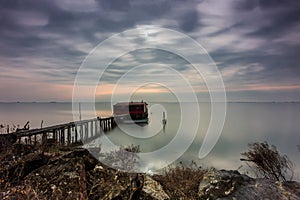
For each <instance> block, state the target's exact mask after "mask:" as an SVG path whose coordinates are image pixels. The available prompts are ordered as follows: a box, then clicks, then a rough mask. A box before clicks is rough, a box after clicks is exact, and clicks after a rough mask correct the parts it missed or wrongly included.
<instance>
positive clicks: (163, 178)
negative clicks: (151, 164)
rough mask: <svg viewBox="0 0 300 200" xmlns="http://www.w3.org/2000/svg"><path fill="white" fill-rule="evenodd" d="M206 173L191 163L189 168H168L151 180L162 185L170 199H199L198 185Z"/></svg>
mask: <svg viewBox="0 0 300 200" xmlns="http://www.w3.org/2000/svg"><path fill="white" fill-rule="evenodd" d="M207 171H208V170H207V169H203V168H201V167H198V166H196V165H195V163H193V166H191V167H184V166H183V165H179V166H176V167H170V168H169V169H167V170H166V171H165V172H164V174H163V175H154V176H153V178H154V179H155V180H156V181H158V182H159V183H161V184H162V186H163V187H164V189H165V191H166V192H167V193H168V195H169V196H170V197H171V199H199V197H198V187H199V183H200V182H201V180H202V179H203V176H204V174H205V173H206V172H207Z"/></svg>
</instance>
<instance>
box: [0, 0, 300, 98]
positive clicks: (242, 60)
mask: <svg viewBox="0 0 300 200" xmlns="http://www.w3.org/2000/svg"><path fill="white" fill-rule="evenodd" d="M159 28H166V29H168V30H173V31H176V32H178V33H181V34H183V35H186V36H187V37H190V38H191V39H192V40H194V41H196V42H197V43H199V44H200V45H201V46H202V47H203V49H204V50H205V52H207V56H208V57H209V58H211V59H212V61H213V62H212V63H215V64H216V67H217V69H218V72H219V73H220V75H221V78H222V81H223V82H224V86H225V90H226V96H227V100H228V101H300V68H299V61H300V34H299V32H300V1H298V0H224V1H220V0H198V1H196V0H195V1H194V0H151V1H142V0H85V1H82V0H1V1H0V94H1V95H0V102H16V101H43V102H44V101H72V95H73V89H74V81H75V80H76V77H78V70H79V69H80V67H82V66H83V65H84V61H86V60H87V59H88V58H89V57H88V56H89V55H90V54H91V52H93V50H95V48H96V49H97V47H99V44H101V43H103V42H104V41H107V40H109V38H111V37H113V36H114V35H116V34H120V33H121V35H122V32H124V31H127V30H133V29H139V30H145V29H147V30H152V31H154V32H152V33H153V34H149V36H148V35H147V37H149V38H150V39H152V40H154V41H156V42H158V43H162V44H165V45H169V47H173V48H174V52H176V50H178V49H180V48H181V47H182V46H184V42H183V41H182V40H180V39H178V38H177V37H173V35H168V34H163V33H162V32H159V31H157V32H155V30H159ZM132 37H133V38H134V39H132V40H130V41H129V43H126V42H120V43H119V42H115V43H112V44H111V45H110V46H109V47H106V48H105V49H104V50H103V49H101V48H100V47H99V48H98V52H97V53H99V54H101V55H99V60H97V62H99V63H101V62H102V61H101V60H100V59H101V56H102V57H105V56H107V57H109V58H110V57H112V55H121V53H122V50H123V49H126V47H128V46H133V47H134V48H135V49H136V50H134V51H130V52H125V53H124V54H122V55H121V56H119V57H116V58H115V59H114V60H113V61H112V62H111V63H110V64H109V65H108V66H104V65H100V64H99V63H98V64H95V65H94V66H91V65H90V66H88V69H87V70H90V71H89V73H87V75H86V77H85V78H86V79H85V80H88V79H89V74H90V75H91V73H92V74H95V73H97V72H99V71H103V74H102V76H101V77H98V78H99V84H98V86H97V91H96V92H95V96H96V99H97V100H100V101H101V100H108V99H109V98H110V97H111V94H112V93H113V92H114V91H115V88H116V85H118V84H119V85H120V86H122V87H121V89H120V91H122V92H123V93H124V92H125V93H126V92H127V91H131V89H130V88H131V87H133V88H134V89H135V92H136V94H143V95H144V96H145V95H146V96H147V95H148V97H149V96H151V97H152V98H154V99H155V98H157V99H160V97H161V99H167V98H165V96H164V95H166V94H170V93H172V89H170V88H176V89H177V92H181V93H184V92H186V91H185V89H184V88H183V87H181V86H182V85H183V84H182V81H184V80H185V81H188V82H190V84H191V85H192V88H193V91H194V92H195V93H196V94H197V96H198V98H200V99H201V98H202V100H203V99H207V98H209V92H210V91H208V87H207V85H206V84H205V83H206V82H205V79H207V77H203V76H201V75H199V74H197V71H195V68H193V65H192V64H191V63H190V62H189V61H188V60H187V59H186V58H185V57H182V56H180V55H178V54H176V53H174V52H170V51H165V50H162V49H149V48H148V49H147V48H146V49H145V48H143V45H142V44H143V41H141V40H139V36H138V35H133V36H132ZM102 47H103V46H102ZM101 50H103V51H101ZM185 52H187V54H188V55H190V56H191V58H197V57H199V55H198V54H199V53H203V52H193V51H192V49H186V50H185ZM200 57H201V56H200ZM206 58H207V57H206ZM145 64H146V65H147V66H148V68H147V66H146V67H145V68H139V67H138V66H141V65H145ZM198 64H199V63H198ZM200 64H202V65H203V68H204V65H205V64H207V66H205V67H209V65H210V64H211V63H205V62H203V63H200ZM170 68H171V69H174V70H175V71H174V70H173V71H172V70H170ZM139 70H142V71H139ZM129 71H130V72H132V74H129V75H128V76H126V75H127V74H128V72H129ZM141 72H142V73H141ZM138 74H139V76H137V75H138ZM145 74H146V75H147V77H155V78H157V77H159V78H157V79H155V78H154V79H153V81H152V83H151V84H148V85H142V84H141V83H142V82H143V81H145V80H143V75H144V76H145ZM176 74H177V75H178V74H179V75H180V76H181V77H183V78H182V80H181V81H177V78H178V77H175V75H176ZM177 75H176V76H177ZM91 76H92V75H91ZM124 76H125V77H127V82H122V84H121V83H120V82H118V81H119V80H120V79H122V77H124ZM146 79H147V78H146ZM161 80H164V81H165V83H168V84H169V85H167V84H161V83H160V81H161ZM87 85H88V84H87ZM169 87H170V88H169ZM83 90H84V89H83ZM173 92H174V91H173ZM175 96H176V95H175ZM136 97H140V96H139V95H136ZM168 98H171V99H172V98H175V97H174V95H168Z"/></svg>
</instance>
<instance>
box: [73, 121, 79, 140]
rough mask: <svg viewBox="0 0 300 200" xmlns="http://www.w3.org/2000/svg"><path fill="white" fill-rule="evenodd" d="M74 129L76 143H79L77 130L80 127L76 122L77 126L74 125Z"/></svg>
mask: <svg viewBox="0 0 300 200" xmlns="http://www.w3.org/2000/svg"><path fill="white" fill-rule="evenodd" d="M74 129H75V143H77V141H78V135H77V134H78V131H77V129H78V126H76V124H75V126H74Z"/></svg>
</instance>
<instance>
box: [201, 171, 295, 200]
mask: <svg viewBox="0 0 300 200" xmlns="http://www.w3.org/2000/svg"><path fill="white" fill-rule="evenodd" d="M198 194H199V198H200V199H212V200H213V199H225V200H227V199H228V200H229V199H248V200H259V199H282V200H285V199H286V200H288V199H292V200H298V199H300V197H299V194H300V184H299V183H297V182H285V183H280V182H275V181H272V180H268V179H253V178H250V177H249V176H247V175H243V174H240V173H239V172H238V171H226V170H220V171H216V170H212V171H210V172H208V173H207V174H206V175H205V176H204V178H203V180H202V181H201V183H200V185H199V192H198Z"/></svg>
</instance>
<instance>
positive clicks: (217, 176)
mask: <svg viewBox="0 0 300 200" xmlns="http://www.w3.org/2000/svg"><path fill="white" fill-rule="evenodd" d="M94 151H95V152H96V153H98V152H99V151H100V149H98V150H96V149H94ZM134 152H139V147H135V146H129V147H121V148H120V149H119V150H116V151H113V152H111V153H107V154H103V155H107V156H108V157H107V159H108V160H109V161H114V162H115V163H116V164H117V165H119V164H120V162H119V161H120V159H121V160H123V159H124V155H125V156H126V155H127V153H134ZM114 155H118V156H119V157H115V156H114ZM130 155H131V157H129V158H128V160H127V161H123V162H121V164H122V163H123V164H124V165H121V166H125V167H129V168H130V169H132V168H131V167H132V165H133V164H134V163H135V161H136V159H138V157H136V156H133V155H132V154H130ZM247 155H248V154H247ZM112 159H113V160H112ZM122 169H123V170H124V168H122ZM122 169H120V170H116V169H113V168H110V167H107V166H106V165H104V164H103V163H101V162H100V161H98V160H97V159H95V158H94V157H93V155H92V154H91V153H90V152H89V151H88V150H87V149H83V148H78V147H60V146H58V144H52V145H43V146H39V145H35V146H34V145H25V144H12V145H8V146H6V147H3V146H2V151H1V154H0V199H33V200H35V199H47V200H48V199H50V200H51V199H65V200H68V199H70V200H71V199H72V200H73V199H80V200H81V199H82V200H83V199H97V200H98V199H104V200H110V199H129V200H138V199H146V200H150V199H253V200H254V199H265V198H269V199H295V200H298V199H300V198H299V196H300V184H299V183H297V182H293V181H284V180H283V179H282V181H280V182H278V181H275V180H273V178H268V177H267V178H261V179H254V178H251V177H249V176H247V175H243V174H240V173H239V172H238V171H228V170H216V169H203V168H201V167H198V166H197V165H196V164H195V163H192V165H191V166H190V167H184V166H183V165H178V166H174V167H170V168H168V169H166V170H165V171H164V173H162V174H155V175H149V174H137V173H129V172H123V171H122ZM126 169H128V168H126Z"/></svg>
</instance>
